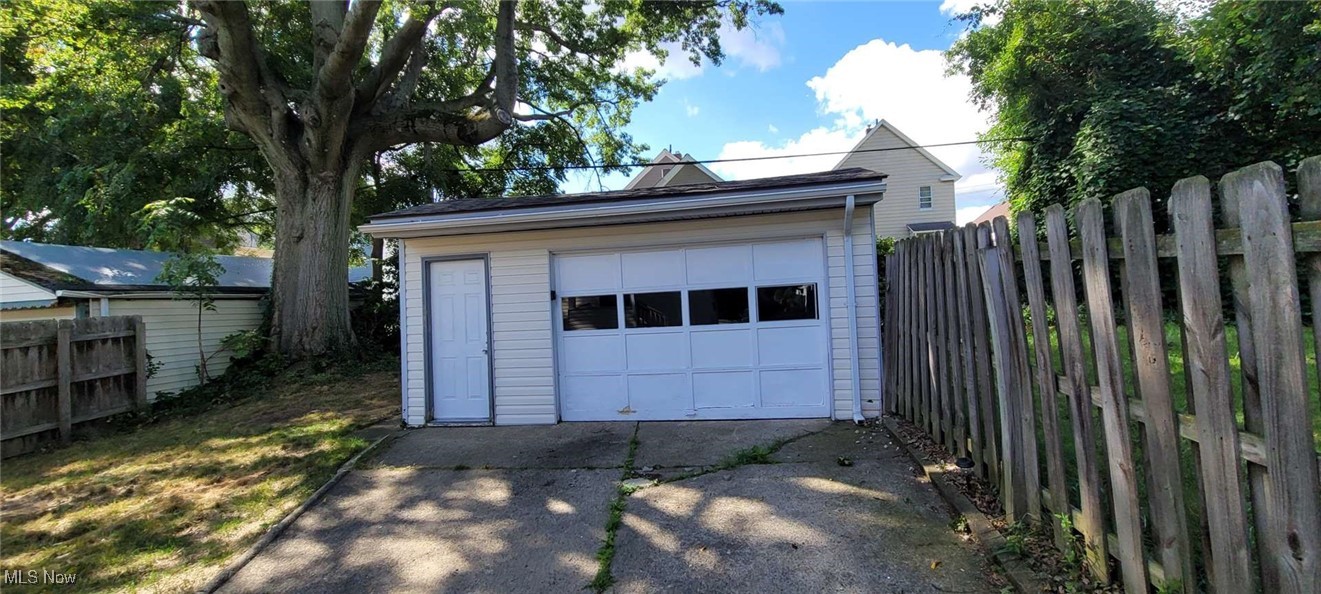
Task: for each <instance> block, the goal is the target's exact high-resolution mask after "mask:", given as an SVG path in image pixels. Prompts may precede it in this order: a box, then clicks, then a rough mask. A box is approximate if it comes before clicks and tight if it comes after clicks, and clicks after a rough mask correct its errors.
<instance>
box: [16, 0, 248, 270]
mask: <svg viewBox="0 0 1321 594" xmlns="http://www.w3.org/2000/svg"><path fill="white" fill-rule="evenodd" d="M173 6H177V3H174V4H171V3H162V2H91V3H87V2H81V1H74V0H39V1H33V2H15V3H10V4H8V5H7V6H6V7H5V10H4V11H2V12H0V40H2V41H0V109H3V110H4V114H5V117H4V119H3V122H0V142H2V143H3V147H4V153H5V158H4V160H3V165H2V166H0V176H3V179H4V184H3V189H2V190H0V211H3V226H2V227H0V234H2V235H3V236H5V237H7V238H15V239H32V240H36V241H46V242H54V243H67V244H75V245H84V244H87V245H101V246H108V247H127V248H142V247H148V246H149V244H150V243H151V236H152V233H153V229H152V226H151V225H150V224H148V219H149V218H150V216H149V215H150V213H151V211H153V210H156V209H157V208H159V207H160V206H161V205H157V208H149V206H150V205H152V204H153V203H157V202H161V201H175V202H174V204H175V205H176V207H177V206H178V205H180V204H183V203H181V202H178V200H179V199H185V200H186V204H187V209H188V210H189V211H190V212H191V213H192V216H191V217H190V220H191V225H190V228H189V229H188V232H189V233H190V234H192V235H195V236H198V237H201V238H205V239H206V240H207V241H208V242H210V243H212V244H214V245H217V246H219V247H224V246H226V245H228V244H230V243H232V241H233V240H234V235H233V232H234V230H235V228H236V223H237V222H238V219H235V218H234V217H232V214H233V211H235V210H237V209H241V208H244V206H245V202H246V201H247V200H248V199H251V198H252V197H253V196H254V195H259V194H260V193H262V192H265V191H267V190H268V189H269V181H268V178H269V175H268V174H267V173H266V171H265V164H264V163H262V162H261V156H260V155H259V154H258V153H257V151H256V149H255V148H254V147H253V146H252V143H251V142H248V141H247V140H246V139H245V138H243V137H242V136H241V135H238V134H235V133H232V132H228V131H226V130H225V128H224V123H223V118H222V117H221V105H220V100H219V97H218V95H217V93H216V91H215V78H216V77H215V73H214V72H213V71H211V70H210V69H207V68H204V67H202V66H201V64H199V63H198V62H197V61H196V60H195V59H194V57H193V56H194V54H193V52H192V48H191V41H190V36H189V32H188V29H187V23H186V21H182V20H180V18H179V17H177V16H172V15H171V13H170V12H169V11H170V9H171V7H173ZM144 209H146V210H144Z"/></svg>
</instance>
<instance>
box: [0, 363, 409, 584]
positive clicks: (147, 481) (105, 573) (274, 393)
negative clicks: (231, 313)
mask: <svg viewBox="0 0 1321 594" xmlns="http://www.w3.org/2000/svg"><path fill="white" fill-rule="evenodd" d="M396 367H397V360H396V359H394V358H390V357H387V358H376V359H369V360H365V361H359V362H358V363H356V364H351V363H346V362H342V361H336V362H334V363H333V364H332V363H323V364H316V363H307V364H303V365H300V366H297V367H295V368H290V369H285V368H284V365H283V363H282V362H281V361H280V360H279V359H278V358H272V357H264V358H254V359H249V360H246V361H242V362H238V363H236V364H235V365H234V366H232V367H230V369H229V370H228V371H227V372H226V373H225V374H223V375H222V376H220V377H218V378H216V380H215V381H213V382H211V383H209V384H206V385H204V386H199V387H197V388H194V389H191V390H187V391H185V392H183V393H181V394H179V395H178V396H176V397H173V398H170V399H168V400H164V401H160V402H158V403H157V404H156V405H155V406H153V408H152V410H151V412H149V413H142V414H136V415H127V416H124V417H120V418H118V419H116V420H114V422H113V423H111V424H109V425H108V426H106V427H105V428H104V430H103V434H102V435H101V436H99V437H91V438H84V439H82V440H80V441H76V442H75V443H74V444H73V445H71V446H69V447H65V448H60V449H55V450H52V451H46V452H42V453H37V454H32V455H28V456H21V457H18V458H13V459H10V460H6V461H5V462H4V475H3V478H0V502H2V503H3V507H4V514H5V521H4V523H3V525H0V539H2V540H3V542H4V548H3V551H2V552H0V565H3V566H4V567H6V568H19V567H25V568H41V567H44V568H57V567H58V568H60V571H64V572H72V573H76V574H78V582H77V583H78V585H79V586H82V587H85V588H87V589H93V590H136V589H140V588H148V589H152V590H158V591H167V592H182V591H192V590H195V589H196V588H197V587H199V586H200V585H202V584H203V583H204V582H205V581H206V580H207V579H209V578H210V577H211V576H212V575H213V574H214V572H215V571H216V570H217V569H218V568H219V567H221V566H223V565H224V564H225V563H226V562H228V561H229V559H231V558H232V557H233V555H235V554H236V553H238V552H240V551H242V550H244V549H245V548H246V547H247V546H249V545H250V544H251V543H252V542H253V541H254V540H255V539H256V538H258V537H259V536H260V535H261V533H262V532H263V531H264V530H265V529H266V528H267V527H269V526H270V525H272V524H274V523H275V522H277V521H279V519H280V518H281V517H283V516H284V515H285V514H286V513H288V512H289V511H290V510H291V509H293V508H294V507H295V506H297V505H298V504H299V503H301V502H302V501H303V500H304V499H305V498H306V497H307V496H308V495H310V494H311V493H312V491H314V490H315V489H316V488H317V487H319V486H320V485H321V484H322V483H324V482H325V480H326V479H328V478H329V477H330V476H331V475H332V474H333V473H334V471H335V469H336V468H337V467H338V466H339V465H340V464H342V463H343V462H344V461H345V460H347V459H348V458H350V457H351V456H352V455H353V454H354V453H356V452H358V451H360V450H361V449H362V448H363V447H365V446H366V441H365V440H363V439H361V438H359V437H356V436H354V431H355V430H356V429H358V428H360V427H362V426H364V425H366V424H369V423H371V422H373V421H376V420H379V419H381V418H384V417H388V416H389V415H392V414H394V413H396V412H397V409H398V398H397V395H398V378H397V375H396V373H395V368H396ZM41 587H42V586H38V589H40V588H41Z"/></svg>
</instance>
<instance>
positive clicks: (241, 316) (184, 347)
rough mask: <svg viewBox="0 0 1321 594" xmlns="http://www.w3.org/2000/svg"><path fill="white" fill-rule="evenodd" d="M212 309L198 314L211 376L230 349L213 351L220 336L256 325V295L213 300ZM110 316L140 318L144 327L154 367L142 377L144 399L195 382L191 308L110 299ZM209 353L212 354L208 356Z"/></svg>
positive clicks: (166, 302) (161, 301) (193, 308)
mask: <svg viewBox="0 0 1321 594" xmlns="http://www.w3.org/2000/svg"><path fill="white" fill-rule="evenodd" d="M215 306H216V310H215V311H204V312H202V349H203V350H204V351H205V352H206V354H207V356H211V358H210V360H209V361H207V372H208V373H209V374H210V375H211V377H212V378H214V377H216V376H219V375H220V374H221V373H223V372H224V371H225V369H226V368H228V367H229V360H230V357H231V356H232V355H231V354H230V353H220V354H215V353H216V351H217V350H220V341H221V340H222V339H224V338H225V337H226V336H229V335H231V334H234V333H235V332H239V331H243V330H251V329H253V328H256V327H257V326H258V325H260V324H261V317H262V310H261V301H260V300H258V299H217V300H216V301H215ZM110 315H112V316H142V321H143V322H144V323H145V324H146V326H147V353H148V354H150V355H151V356H152V360H153V362H154V363H156V364H159V365H160V368H159V369H158V370H157V371H156V374H155V375H153V376H152V377H151V379H149V380H147V398H149V399H152V400H154V399H155V398H156V394H157V393H158V392H178V391H179V390H182V389H184V388H189V387H192V386H195V385H197V365H198V362H199V356H198V346H197V307H196V304H195V302H193V301H184V300H172V299H111V300H110ZM212 355H214V356H212Z"/></svg>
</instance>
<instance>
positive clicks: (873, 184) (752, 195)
mask: <svg viewBox="0 0 1321 594" xmlns="http://www.w3.org/2000/svg"><path fill="white" fill-rule="evenodd" d="M884 192H885V182H884V181H879V180H878V181H868V182H863V183H856V182H855V183H848V184H832V185H829V186H818V187H812V188H789V189H784V190H771V191H765V190H762V191H757V192H741V193H737V194H724V195H717V196H711V197H707V198H679V199H674V198H663V199H659V200H647V201H639V200H631V201H628V202H622V203H620V202H614V203H587V204H576V205H561V206H556V207H541V208H533V209H518V211H517V212H510V211H509V210H489V211H478V212H470V213H456V214H453V215H427V216H420V217H409V218H401V219H395V220H385V221H381V222H376V223H368V224H366V225H362V226H360V227H358V229H359V230H360V231H362V232H363V233H371V234H373V235H379V236H381V237H400V236H399V235H395V233H399V232H409V231H429V230H441V229H446V228H451V227H464V228H466V229H473V228H478V227H490V226H497V225H498V226H500V227H517V226H518V225H520V224H535V223H545V222H553V221H573V220H580V219H588V218H602V217H624V216H636V215H642V216H644V218H645V215H665V214H673V213H677V212H685V211H703V210H718V209H724V210H726V211H727V212H724V214H737V211H738V210H740V209H741V207H747V206H759V207H760V206H767V205H771V204H776V205H784V204H791V203H795V202H805V201H811V200H813V199H826V200H834V201H838V202H839V203H840V204H841V205H842V204H843V201H844V197H845V195H847V194H857V195H859V196H860V197H859V201H861V200H862V198H861V196H862V195H874V197H872V198H868V200H870V202H871V203H875V202H879V201H880V199H881V194H883V193H884Z"/></svg>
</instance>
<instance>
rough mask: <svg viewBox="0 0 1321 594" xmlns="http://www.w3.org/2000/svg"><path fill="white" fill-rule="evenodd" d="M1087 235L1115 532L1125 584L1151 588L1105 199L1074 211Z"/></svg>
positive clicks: (1086, 272)
mask: <svg viewBox="0 0 1321 594" xmlns="http://www.w3.org/2000/svg"><path fill="white" fill-rule="evenodd" d="M1074 217H1075V220H1076V222H1077V224H1078V231H1079V235H1081V236H1082V257H1083V279H1084V283H1083V284H1084V286H1086V288H1087V314H1088V318H1090V320H1091V323H1092V345H1093V348H1094V351H1095V352H1094V353H1093V354H1094V355H1095V357H1096V376H1097V380H1098V382H1099V383H1100V389H1101V421H1102V426H1103V428H1104V433H1105V446H1106V448H1105V449H1106V460H1107V462H1108V463H1109V472H1110V497H1111V499H1112V502H1113V503H1114V509H1115V516H1114V520H1115V533H1116V536H1117V537H1118V538H1117V541H1118V545H1119V546H1117V547H1116V551H1115V555H1116V556H1117V557H1118V558H1119V565H1120V571H1121V573H1122V574H1123V577H1124V588H1125V589H1126V590H1128V591H1129V592H1142V591H1145V590H1146V589H1147V561H1146V556H1145V554H1144V553H1143V548H1142V517H1141V515H1142V508H1141V502H1140V501H1139V500H1138V477H1137V470H1136V468H1134V466H1133V441H1132V439H1131V438H1130V436H1129V428H1128V424H1129V419H1128V396H1127V395H1126V394H1125V393H1124V370H1123V367H1121V365H1120V362H1119V341H1118V337H1117V336H1116V328H1115V309H1114V304H1113V303H1112V301H1111V292H1110V291H1111V288H1110V266H1109V264H1110V256H1109V252H1108V250H1107V249H1106V237H1105V220H1104V219H1103V218H1102V215H1101V201H1100V200H1097V199H1095V198H1089V199H1087V200H1084V201H1082V203H1081V204H1079V205H1078V210H1077V211H1076V212H1075V213H1074Z"/></svg>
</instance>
